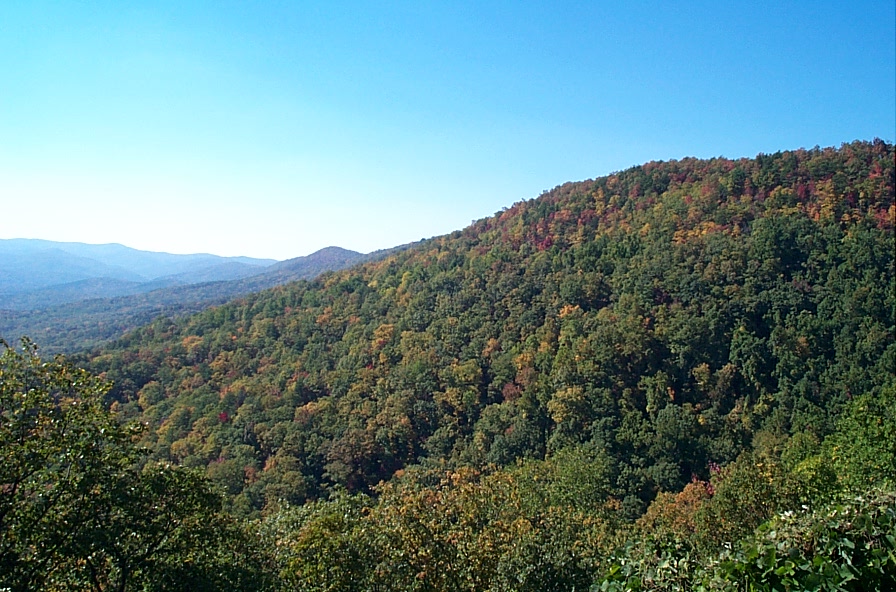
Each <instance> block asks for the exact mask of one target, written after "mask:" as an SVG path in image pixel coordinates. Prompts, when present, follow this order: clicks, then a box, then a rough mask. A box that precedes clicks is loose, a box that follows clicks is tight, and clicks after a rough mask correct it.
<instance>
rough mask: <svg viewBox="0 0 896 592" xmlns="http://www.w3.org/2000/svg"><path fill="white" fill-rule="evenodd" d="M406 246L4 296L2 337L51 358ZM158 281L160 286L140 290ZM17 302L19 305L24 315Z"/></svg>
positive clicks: (332, 250)
mask: <svg viewBox="0 0 896 592" xmlns="http://www.w3.org/2000/svg"><path fill="white" fill-rule="evenodd" d="M404 248H405V246H400V247H395V248H393V249H387V250H382V251H375V252H373V253H368V254H366V255H364V254H362V253H358V252H356V251H350V250H348V249H343V248H340V247H326V248H323V249H321V250H319V251H317V252H315V253H312V254H310V255H307V256H303V257H295V258H293V259H287V260H286V261H280V262H276V263H274V264H272V265H268V266H266V267H263V268H258V269H257V271H258V272H257V273H256V274H255V275H251V276H244V277H240V278H234V279H227V280H224V281H206V282H201V283H191V284H187V283H177V281H176V280H177V279H178V277H179V276H166V277H162V278H159V279H157V280H154V281H153V282H148V283H147V284H132V283H130V282H128V281H126V280H116V279H108V278H106V279H93V280H81V281H77V282H71V283H68V284H64V285H62V286H55V287H53V288H48V289H45V290H43V291H35V292H31V293H26V294H18V295H15V296H12V297H9V296H0V337H2V338H3V339H6V340H7V341H8V342H10V343H12V342H15V341H16V340H17V339H19V338H20V337H21V336H23V335H27V336H29V337H31V338H32V339H34V340H35V341H36V342H37V343H39V344H40V345H41V348H42V350H43V351H44V352H47V353H58V352H72V351H77V350H82V349H87V348H91V347H94V346H97V345H99V344H102V343H104V342H106V341H109V340H111V339H115V338H118V337H120V336H121V335H123V334H124V333H125V332H127V331H128V330H131V329H134V328H136V327H138V326H140V325H143V324H146V323H149V322H150V321H152V320H153V319H155V318H157V317H160V316H166V317H179V316H183V315H186V314H190V313H195V312H199V311H201V310H203V309H205V308H208V307H209V306H214V305H218V304H223V303H225V302H227V301H229V300H232V299H234V298H238V297H241V296H245V295H247V294H250V293H253V292H258V291H261V290H264V289H267V288H272V287H274V286H278V285H282V284H286V283H289V282H294V281H298V280H309V279H313V278H315V277H317V276H318V275H320V274H322V273H324V272H327V271H336V270H340V269H344V268H347V267H350V266H352V265H354V264H356V263H362V262H365V261H373V260H376V259H379V258H381V257H385V256H387V255H388V254H391V253H394V252H397V251H400V250H402V249H404ZM221 265H231V263H222V264H221ZM198 273H199V272H197V275H198ZM152 284H155V286H154V289H151V290H144V289H139V288H141V287H145V286H147V285H152ZM92 290H93V291H95V292H97V293H102V292H103V291H105V294H104V295H103V296H104V297H76V296H83V295H85V294H88V293H91V291H92ZM53 297H56V301H54V302H52V303H51V304H50V305H48V306H46V307H44V308H40V307H38V306H35V303H34V302H29V301H28V299H29V298H33V299H34V300H35V301H36V300H37V299H38V298H39V299H41V300H42V301H43V302H50V301H51V300H52V298H53ZM66 298H67V300H66ZM10 303H12V304H16V303H18V304H19V305H20V306H19V307H18V310H16V309H14V308H13V307H12V306H10V305H9V304H10Z"/></svg>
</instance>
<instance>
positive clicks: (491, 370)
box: [89, 141, 896, 517]
mask: <svg viewBox="0 0 896 592" xmlns="http://www.w3.org/2000/svg"><path fill="white" fill-rule="evenodd" d="M894 214H896V209H894V149H893V146H892V145H889V144H887V143H884V142H882V141H875V142H855V143H852V144H847V145H844V146H842V147H841V148H839V149H833V148H826V149H817V148H816V149H813V150H797V151H792V152H780V153H776V154H771V155H759V156H758V157H757V158H755V159H741V160H728V159H724V158H716V159H711V160H697V159H683V160H680V161H671V162H653V163H648V164H645V165H643V166H638V167H634V168H631V169H628V170H626V171H623V172H620V173H616V174H613V175H610V176H607V177H602V178H599V179H596V180H593V181H585V182H579V183H569V184H565V185H562V186H560V187H557V188H556V189H554V190H552V191H550V192H547V193H545V194H543V195H542V196H540V197H539V198H537V199H534V200H530V201H525V202H521V203H518V204H515V205H514V206H513V207H511V208H509V209H507V210H505V211H503V212H500V213H498V214H496V215H495V216H493V217H490V218H487V219H484V220H480V221H478V222H476V223H474V224H473V225H472V226H470V227H468V228H466V229H465V230H463V231H459V232H455V233H453V234H451V235H448V236H444V237H440V238H435V239H431V240H428V241H424V242H423V243H421V244H418V245H415V246H414V247H412V248H409V249H407V250H405V251H402V252H398V253H395V254H393V255H391V256H388V257H387V258H385V259H383V260H381V261H377V262H372V263H367V264H364V265H362V266H360V267H355V268H352V269H351V270H347V271H342V272H337V273H329V274H326V275H324V276H322V277H321V278H319V279H317V280H315V281H313V282H310V283H308V282H300V283H294V284H289V285H286V286H281V287H278V288H275V289H272V290H269V291H266V292H262V293H259V294H255V295H251V296H248V297H247V298H246V299H244V300H242V301H237V302H233V303H230V304H227V305H223V306H219V307H216V308H213V309H211V310H207V311H205V312H202V313H200V314H198V315H196V316H193V317H189V318H186V319H181V320H177V321H174V322H172V321H170V320H160V321H157V322H155V323H153V324H151V325H149V326H147V327H144V328H142V329H139V330H137V331H136V332H134V333H132V334H130V335H128V336H127V337H125V338H124V339H122V340H121V341H120V342H118V343H117V344H116V345H115V346H114V347H110V348H108V349H106V350H104V351H100V352H96V353H94V354H93V355H92V356H91V357H90V359H89V364H90V367H91V368H92V369H93V370H94V371H97V372H101V373H102V374H103V375H104V376H105V377H107V378H109V379H112V380H114V382H115V388H114V391H113V393H112V396H113V397H114V399H115V400H116V408H117V409H118V410H119V411H120V412H121V413H123V414H124V415H125V416H128V417H133V418H138V419H140V420H141V421H145V422H148V423H149V425H150V426H151V429H150V431H149V432H148V433H147V437H146V444H148V445H149V446H150V447H151V449H152V455H153V456H154V457H155V458H158V459H165V460H171V461H175V462H177V463H180V464H183V465H186V466H191V467H201V468H202V469H203V470H204V471H206V473H207V474H208V475H209V476H210V477H211V478H212V479H213V480H214V481H216V482H218V483H219V484H221V485H222V486H223V487H224V488H225V489H226V490H227V492H228V494H229V496H230V507H231V508H232V509H233V510H235V511H238V512H242V513H253V512H257V511H259V510H261V509H262V508H264V507H266V506H268V507H270V508H273V507H276V506H277V505H278V504H281V503H283V502H290V503H293V504H301V503H302V502H305V501H306V500H308V499H311V498H316V497H320V496H322V495H325V494H327V492H328V491H330V490H331V489H332V488H333V487H334V486H342V487H344V488H346V489H347V490H348V491H349V492H359V491H361V492H363V491H369V488H371V487H373V486H375V485H376V484H377V483H379V482H380V481H382V480H389V479H390V478H392V477H393V475H395V474H396V472H397V471H402V470H404V469H406V468H407V467H409V466H410V465H414V464H422V466H423V467H442V468H443V469H451V470H455V469H459V468H460V467H463V466H468V467H474V468H476V469H477V470H478V469H483V468H485V467H489V466H491V467H502V466H506V467H512V466H514V465H515V463H516V462H517V461H518V460H519V459H544V458H548V459H551V458H560V457H558V456H557V455H561V453H562V452H563V451H565V450H566V451H569V450H573V451H578V452H576V454H575V456H576V458H587V459H592V460H591V461H589V463H590V464H589V465H588V466H591V467H596V466H600V467H602V468H601V472H600V487H599V488H597V489H599V491H600V492H602V493H601V495H602V496H603V497H604V498H606V499H613V500H617V502H618V504H619V508H620V510H619V511H620V512H621V515H623V516H628V517H637V516H639V515H641V514H642V513H643V511H644V510H645V508H646V507H647V505H648V504H649V503H650V502H651V500H653V499H654V498H655V497H656V496H657V494H658V492H679V491H682V488H684V487H685V485H686V484H688V483H689V482H691V481H692V480H694V479H698V480H707V479H709V478H710V474H711V472H712V470H713V469H712V467H716V466H725V465H727V464H729V463H732V462H733V461H735V459H737V458H738V457H739V455H741V454H742V453H744V452H745V451H750V450H754V449H757V446H759V445H758V444H757V443H762V442H765V443H766V445H763V446H765V447H764V448H763V446H759V448H760V449H762V450H768V449H770V448H769V446H771V445H768V442H771V441H777V440H775V439H782V438H783V439H787V438H788V437H789V436H790V435H793V434H801V436H800V438H803V439H804V440H805V441H806V442H814V443H816V444H817V443H818V442H821V441H822V440H823V439H824V438H825V436H827V435H828V434H829V433H831V432H832V431H833V430H834V429H835V427H836V426H837V425H838V421H839V419H838V417H839V416H840V414H841V412H842V410H843V409H845V408H847V406H849V405H852V403H851V401H852V400H854V399H856V398H858V397H862V396H866V397H869V396H870V397H872V398H873V397H877V396H879V395H880V394H881V393H882V392H884V391H885V390H886V388H892V386H893V382H894V373H893V372H894V370H893V369H894V367H896V343H894V307H896V300H894V299H896V295H894V239H893V221H894ZM771 448H774V446H771ZM561 457H562V455H561ZM597 489H595V488H592V489H591V490H589V491H592V493H593V492H594V491H596V490H597Z"/></svg>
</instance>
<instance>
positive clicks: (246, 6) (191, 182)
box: [0, 0, 896, 259]
mask: <svg viewBox="0 0 896 592" xmlns="http://www.w3.org/2000/svg"><path fill="white" fill-rule="evenodd" d="M894 44H896V8H894V2H893V1H892V0H881V1H874V2H861V1H854V2H842V1H840V2H823V1H813V2H781V1H776V2H738V3H735V2H718V1H715V2H691V3H678V2H613V3H610V2H598V1H594V2H560V1H553V2H488V1H479V2H469V3H463V2H444V3H442V2H420V1H416V2H406V3H395V2H314V3H311V2H289V1H267V2H263V1H256V2H228V1H224V0H215V1H210V2H201V1H189V0H187V1H185V0H177V1H173V2H168V1H154V0H142V1H137V2H127V1H123V0H117V1H114V2H100V1H91V2H86V1H79V2H74V1H72V2H64V1H55V2H42V1H37V0H28V1H19V0H4V2H2V4H0V238H18V237H25V238H44V239H50V240H65V241H81V242H91V243H105V242H120V243H123V244H126V245H128V246H132V247H136V248H141V249H148V250H161V251H169V252H176V253H189V252H211V253H216V254H220V255H251V256H258V257H272V258H277V259H285V258H289V257H294V256H298V255H305V254H308V253H310V252H312V251H315V250H317V249H319V248H321V247H324V246H327V245H339V246H342V247H346V248H350V249H355V250H359V251H365V252H366V251H371V250H374V249H379V248H385V247H389V246H394V245H397V244H401V243H405V242H409V241H412V240H418V239H420V238H424V237H429V236H434V235H438V234H443V233H447V232H450V231H452V230H455V229H459V228H462V227H464V226H466V225H467V224H469V223H470V221H471V220H474V219H478V218H481V217H484V216H487V215H491V214H492V213H494V212H496V211H498V210H500V209H501V208H502V207H505V206H509V205H511V204H513V203H514V202H516V201H519V200H521V199H528V198H531V197H536V196H537V195H538V194H540V193H541V192H542V191H543V190H545V189H550V188H552V187H554V186H555V185H558V184H560V183H563V182H565V181H573V180H581V179H586V178H593V177H597V176H601V175H605V174H608V173H610V172H613V171H617V170H621V169H624V168H627V167H629V166H632V165H636V164H641V163H643V162H646V161H650V160H670V159H675V158H681V157H685V156H698V157H712V156H719V155H723V156H728V157H741V156H751V157H752V156H755V155H756V154H757V153H759V152H766V153H768V152H776V151H778V150H784V149H793V148H799V147H812V146H815V145H821V146H829V145H839V144H841V143H843V142H848V141H852V140H855V139H872V138H874V137H881V138H884V139H886V140H888V141H893V140H894V136H896V46H894Z"/></svg>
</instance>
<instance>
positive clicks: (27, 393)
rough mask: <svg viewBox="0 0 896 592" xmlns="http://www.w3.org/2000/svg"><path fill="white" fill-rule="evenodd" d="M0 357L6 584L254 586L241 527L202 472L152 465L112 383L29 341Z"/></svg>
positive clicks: (255, 573)
mask: <svg viewBox="0 0 896 592" xmlns="http://www.w3.org/2000/svg"><path fill="white" fill-rule="evenodd" d="M2 346H3V347H4V351H3V353H2V354H0V588H4V589H8V590H11V591H14V592H15V591H20V590H21V591H25V590H38V589H42V590H60V591H61V590H93V591H96V592H101V591H107V590H109V591H112V590H117V591H122V592H123V591H126V590H145V591H150V590H152V591H160V592H161V591H167V590H171V591H174V590H224V589H234V590H236V589H238V590H252V589H254V588H255V587H256V586H257V585H260V584H263V582H264V577H263V574H262V573H261V572H260V569H259V560H258V556H257V554H256V550H255V549H253V545H252V543H251V541H252V539H251V538H250V537H248V536H247V534H246V533H245V532H244V528H243V526H241V525H240V524H239V523H238V522H237V521H235V520H233V519H232V518H230V517H229V516H227V515H225V514H223V513H222V512H221V497H220V496H219V495H217V494H215V493H214V492H213V491H212V490H211V489H210V487H209V484H208V481H207V480H206V479H205V478H204V477H202V476H200V475H198V474H197V473H195V472H193V471H188V470H184V469H181V468H177V467H172V466H169V465H158V464H144V460H145V454H144V453H143V452H142V451H141V450H139V449H138V448H137V447H136V446H135V445H134V443H133V441H134V436H135V430H134V429H132V428H131V427H129V426H125V425H122V424H121V423H119V421H118V418H116V417H115V416H114V414H112V413H110V412H109V411H108V410H107V409H106V408H105V406H104V400H103V399H104V396H105V394H106V393H107V391H108V388H109V385H108V384H107V383H105V382H104V381H102V380H100V379H98V378H97V377H95V376H92V375H90V374H89V373H87V372H86V371H84V370H81V369H78V368H74V367H73V366H71V365H70V364H68V363H66V362H65V361H64V360H62V359H61V358H57V359H56V360H53V361H49V362H48V361H43V360H41V359H40V358H39V357H38V356H37V353H36V348H35V347H34V346H33V345H32V344H30V343H28V342H27V341H26V342H24V352H23V353H18V352H16V351H14V350H13V349H11V348H9V347H8V346H7V345H6V344H5V343H3V344H2Z"/></svg>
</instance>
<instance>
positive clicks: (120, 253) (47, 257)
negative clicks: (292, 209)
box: [0, 239, 276, 310]
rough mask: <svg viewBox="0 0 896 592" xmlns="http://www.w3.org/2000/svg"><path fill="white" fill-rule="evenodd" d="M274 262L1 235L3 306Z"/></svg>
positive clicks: (230, 274)
mask: <svg viewBox="0 0 896 592" xmlns="http://www.w3.org/2000/svg"><path fill="white" fill-rule="evenodd" d="M274 263H276V260H274V259H255V258H251V257H220V256H218V255H210V254H206V253H199V254H192V255H175V254H171V253H158V252H152V251H141V250H138V249H132V248H130V247H126V246H124V245H120V244H114V243H113V244H104V245H90V244H85V243H66V242H54V241H47V240H39V239H5V240H0V297H2V300H0V308H2V309H12V310H31V309H36V308H45V307H48V306H53V305H56V304H62V303H65V302H72V301H77V300H83V299H86V298H97V297H111V296H120V295H125V294H133V293H139V292H149V291H151V290H155V289H158V288H161V287H165V286H170V285H178V284H195V283H200V282H210V281H221V280H233V279H238V278H242V277H247V276H250V275H255V274H257V273H259V272H260V271H261V270H263V269H264V268H265V267H268V266H270V265H272V264H274ZM98 280H102V281H98ZM123 282H124V283H123Z"/></svg>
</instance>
